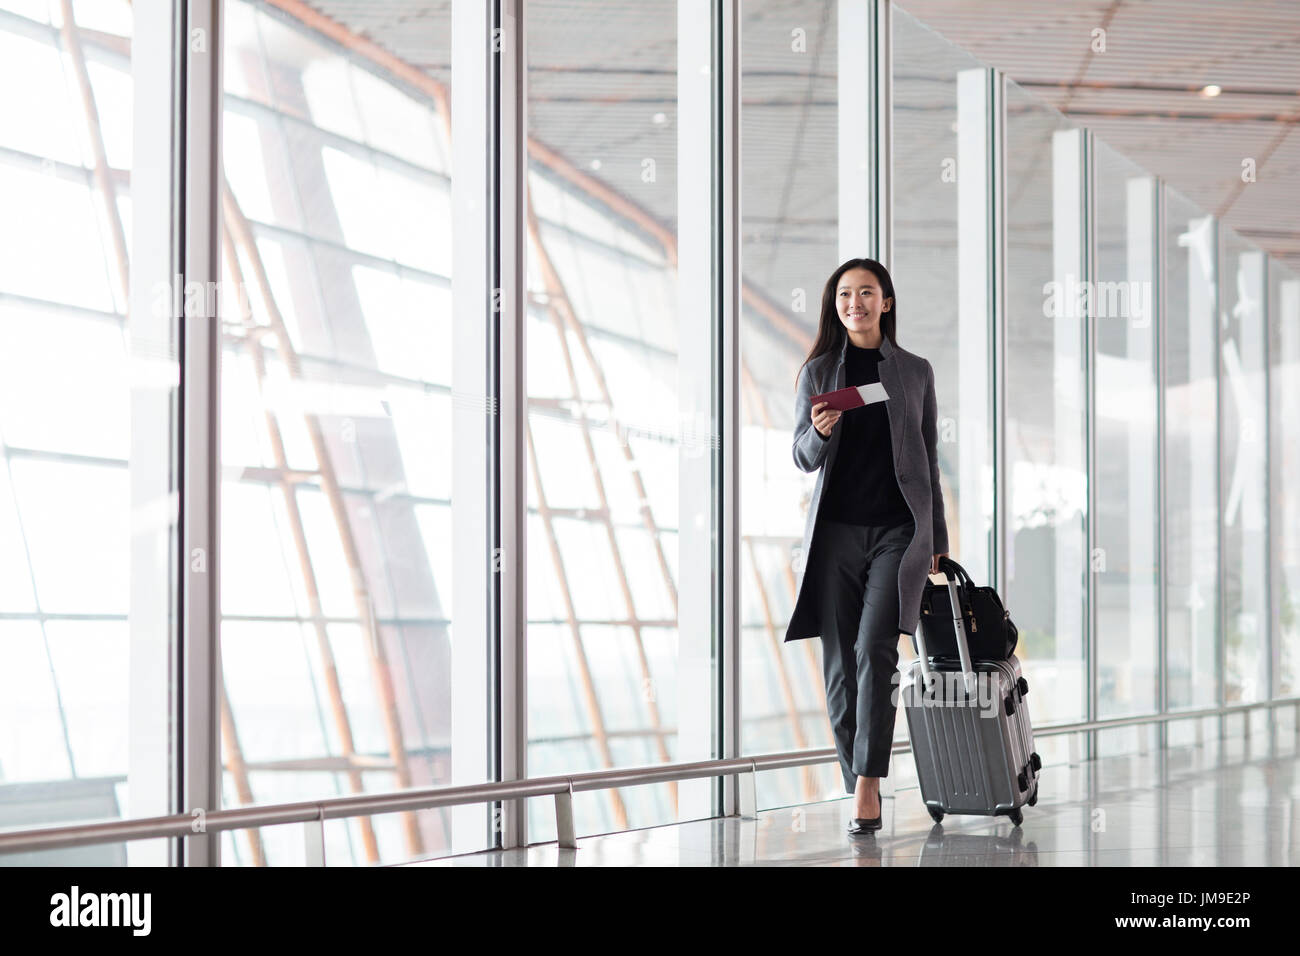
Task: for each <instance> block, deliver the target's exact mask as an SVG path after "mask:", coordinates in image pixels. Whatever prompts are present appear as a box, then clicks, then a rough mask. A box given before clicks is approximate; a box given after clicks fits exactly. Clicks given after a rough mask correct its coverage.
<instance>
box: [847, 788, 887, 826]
mask: <svg viewBox="0 0 1300 956" xmlns="http://www.w3.org/2000/svg"><path fill="white" fill-rule="evenodd" d="M876 803H877V804H880V805H881V810H880V813H879V814H877V815H876V816H874V817H854V818H853V819H852V820H850V821H849V833H850V835H852V836H857V835H858V834H862V833H871V832H873V831H875V830H879V829H880V827H881V826H882V822H881V820H882V817H883V816H884V806H883V803H882V802H881V800H880V797H876Z"/></svg>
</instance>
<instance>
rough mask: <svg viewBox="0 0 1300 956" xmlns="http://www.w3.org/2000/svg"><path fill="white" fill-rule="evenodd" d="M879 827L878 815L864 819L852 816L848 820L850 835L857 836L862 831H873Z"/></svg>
mask: <svg viewBox="0 0 1300 956" xmlns="http://www.w3.org/2000/svg"><path fill="white" fill-rule="evenodd" d="M880 827H881V822H880V817H871V818H870V819H866V818H865V817H854V818H853V819H852V820H850V821H849V834H850V835H851V836H858V835H860V834H863V833H874V832H875V831H876V830H879V829H880Z"/></svg>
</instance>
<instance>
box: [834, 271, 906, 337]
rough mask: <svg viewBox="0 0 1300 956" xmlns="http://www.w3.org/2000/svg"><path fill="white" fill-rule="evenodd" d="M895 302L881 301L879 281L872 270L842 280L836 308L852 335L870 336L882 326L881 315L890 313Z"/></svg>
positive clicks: (844, 276) (851, 274)
mask: <svg viewBox="0 0 1300 956" xmlns="http://www.w3.org/2000/svg"><path fill="white" fill-rule="evenodd" d="M892 305H893V300H891V299H883V298H882V297H881V290H880V280H878V279H877V278H876V275H875V273H873V272H872V271H871V270H869V269H861V268H859V269H850V270H848V271H847V272H845V273H844V275H842V276H840V283H839V286H838V287H837V288H836V290H835V307H836V309H837V310H838V311H839V314H840V322H842V323H843V324H844V328H846V329H848V330H849V331H850V332H867V331H870V330H871V329H874V328H875V327H876V326H877V325H878V324H879V322H880V314H881V313H882V312H888V311H889V309H890V307H891V306H892Z"/></svg>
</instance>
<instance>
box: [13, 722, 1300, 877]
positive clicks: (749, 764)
mask: <svg viewBox="0 0 1300 956" xmlns="http://www.w3.org/2000/svg"><path fill="white" fill-rule="evenodd" d="M1289 706H1295V707H1296V708H1297V715H1298V716H1300V697H1286V698H1282V699H1279V700H1268V701H1257V702H1255V703H1249V704H1232V705H1228V706H1224V707H1203V708H1199V709H1196V710H1180V711H1172V712H1170V713H1167V714H1146V715H1142V716H1138V717H1113V718H1109V719H1106V720H1090V721H1079V722H1075V723H1068V724H1052V725H1048V726H1046V727H1043V728H1041V729H1037V728H1036V729H1035V730H1034V736H1035V737H1051V736H1055V735H1060V734H1072V733H1081V732H1089V731H1098V730H1110V729H1112V728H1116V727H1128V726H1136V725H1141V724H1156V723H1164V722H1166V721H1170V720H1195V719H1198V718H1202V717H1226V716H1228V715H1230V714H1237V713H1246V712H1249V711H1252V710H1259V709H1262V708H1269V709H1271V708H1274V707H1289ZM1298 726H1300V724H1298ZM911 750H912V747H911V744H910V742H907V741H899V742H896V743H895V744H894V745H893V747H892V748H891V753H910V752H911ZM837 759H838V754H837V753H836V751H835V749H834V748H831V747H825V748H821V749H816V750H794V751H787V752H785V753H775V754H763V755H760V756H755V757H731V758H729V759H726V760H700V761H695V762H693V763H676V764H656V765H653V766H649V767H624V768H615V769H612V770H593V771H589V772H584V773H574V774H566V775H564V776H556V777H532V778H529V779H527V780H504V781H499V782H495V783H476V784H468V785H464V786H451V787H448V786H438V787H418V788H412V789H408V790H396V791H392V792H390V793H377V794H359V795H354V796H341V797H325V798H322V799H320V800H309V801H304V802H299V803H281V804H271V805H262V806H254V807H236V808H232V809H229V810H212V811H200V810H195V811H192V812H191V813H188V814H186V813H177V814H171V815H168V816H160V817H142V818H140V819H137V820H109V821H105V822H103V823H82V824H71V825H62V826H56V827H38V828H27V829H20V830H3V831H0V854H6V853H18V852H24V851H33V850H53V849H58V848H63V847H71V846H90V845H93V844H99V843H118V842H127V841H131V840H150V839H157V838H160V837H188V836H197V835H200V834H206V833H209V832H214V831H222V830H241V829H245V828H247V827H262V826H276V825H278V824H284V823H305V824H312V825H314V826H311V827H309V829H308V847H309V849H314V851H315V854H312V853H309V858H312V857H313V856H314V858H315V859H316V860H317V862H323V860H324V854H323V849H322V847H323V828H324V821H325V820H333V819H339V818H345V817H352V816H362V815H369V814H374V813H395V812H398V811H404V810H429V809H433V808H436V807H450V806H460V805H464V804H470V803H487V802H491V801H496V800H517V799H522V798H526V797H545V796H553V797H554V798H555V815H556V832H557V834H558V835H559V841H558V842H559V845H560V846H561V847H566V848H570V849H572V848H576V846H577V839H576V835H575V834H574V830H573V803H572V798H573V794H574V793H578V792H583V791H591V790H606V789H609V788H611V787H628V786H640V785H642V784H649V783H666V782H668V781H671V780H691V779H697V778H702V777H719V776H729V775H731V774H739V773H743V774H746V775H747V776H746V778H745V780H744V781H743V782H744V784H745V785H744V787H743V788H742V790H741V800H740V814H739V816H740V817H741V818H742V819H755V818H757V815H758V814H757V800H756V790H755V782H754V776H755V774H756V773H757V772H758V771H759V770H783V769H789V768H793V767H803V766H808V765H811V764H818V763H828V762H830V761H833V760H837Z"/></svg>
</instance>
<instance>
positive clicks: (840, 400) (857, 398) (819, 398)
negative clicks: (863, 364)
mask: <svg viewBox="0 0 1300 956" xmlns="http://www.w3.org/2000/svg"><path fill="white" fill-rule="evenodd" d="M888 398H889V396H888V395H886V394H885V386H883V385H881V384H880V383H879V382H872V383H871V384H870V385H850V386H849V387H848V388H837V389H836V390H835V391H833V392H823V393H822V394H820V395H814V396H813V398H812V404H813V408H816V407H817V404H818V403H819V402H829V403H830V407H831V408H833V409H835V410H836V411H840V412H846V411H848V410H849V409H850V408H861V407H862V406H863V405H870V404H871V403H872V402H883V401H885V400H886V399H888Z"/></svg>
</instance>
